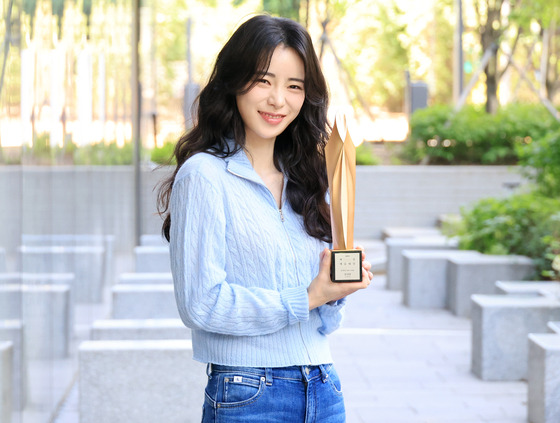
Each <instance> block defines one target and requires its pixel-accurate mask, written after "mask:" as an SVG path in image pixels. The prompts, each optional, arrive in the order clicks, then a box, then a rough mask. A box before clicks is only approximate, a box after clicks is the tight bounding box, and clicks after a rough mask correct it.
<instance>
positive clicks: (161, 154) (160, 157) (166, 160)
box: [150, 141, 177, 165]
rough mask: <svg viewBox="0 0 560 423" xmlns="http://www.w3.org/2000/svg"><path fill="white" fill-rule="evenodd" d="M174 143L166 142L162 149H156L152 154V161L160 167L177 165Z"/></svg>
mask: <svg viewBox="0 0 560 423" xmlns="http://www.w3.org/2000/svg"><path fill="white" fill-rule="evenodd" d="M174 150H175V142H174V141H166V142H165V143H164V144H163V145H162V146H161V147H155V148H154V149H152V152H151V154H150V160H151V161H152V162H154V163H157V164H159V165H168V164H177V160H176V159H175V156H173V151H174Z"/></svg>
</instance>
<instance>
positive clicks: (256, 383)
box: [206, 373, 265, 409]
mask: <svg viewBox="0 0 560 423" xmlns="http://www.w3.org/2000/svg"><path fill="white" fill-rule="evenodd" d="M264 382H265V379H264V377H262V378H261V377H259V376H257V375H251V374H241V373H220V374H216V375H213V376H212V377H211V378H210V379H209V380H208V385H207V387H206V399H207V400H208V401H210V404H212V407H217V408H222V409H224V408H235V407H243V406H245V405H249V404H252V403H253V402H255V401H256V400H257V399H258V398H259V397H260V396H261V395H262V394H263V391H264V389H265V383H264Z"/></svg>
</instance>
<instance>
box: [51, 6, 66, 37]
mask: <svg viewBox="0 0 560 423" xmlns="http://www.w3.org/2000/svg"><path fill="white" fill-rule="evenodd" d="M64 1H65V0H51V5H52V14H53V16H56V22H57V26H58V38H59V39H60V38H61V37H62V17H63V16H64Z"/></svg>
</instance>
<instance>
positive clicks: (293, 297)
mask: <svg viewBox="0 0 560 423" xmlns="http://www.w3.org/2000/svg"><path fill="white" fill-rule="evenodd" d="M280 297H281V299H282V304H284V307H286V310H287V311H288V323H289V324H290V325H293V324H294V323H298V322H302V321H306V320H308V319H309V296H308V294H307V289H306V288H305V287H303V286H299V287H296V288H288V289H285V290H283V291H282V292H281V293H280Z"/></svg>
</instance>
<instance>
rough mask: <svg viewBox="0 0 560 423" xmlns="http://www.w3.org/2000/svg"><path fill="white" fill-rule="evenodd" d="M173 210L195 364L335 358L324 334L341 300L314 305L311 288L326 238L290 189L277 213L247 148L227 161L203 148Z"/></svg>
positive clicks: (184, 173) (176, 264) (174, 254)
mask: <svg viewBox="0 0 560 423" xmlns="http://www.w3.org/2000/svg"><path fill="white" fill-rule="evenodd" d="M285 179H286V178H285ZM284 188H285V186H284ZM170 212H171V232H170V235H171V242H170V252H171V269H172V273H173V281H174V285H175V297H176V300H177V306H178V309H179V314H180V316H181V319H182V320H183V322H184V323H185V325H186V326H188V327H190V328H191V329H192V341H193V350H194V358H195V359H196V360H198V361H202V362H205V363H214V364H222V365H232V366H248V367H282V366H292V365H305V364H310V365H318V364H325V363H330V362H332V358H331V354H330V349H329V346H328V341H327V338H326V335H327V334H328V333H330V332H332V331H334V330H335V329H336V328H338V326H339V324H340V321H341V311H342V308H343V305H344V300H342V301H339V302H338V303H337V304H335V305H323V306H321V307H319V308H316V309H314V310H312V311H309V299H308V295H307V287H308V286H309V284H310V283H311V281H312V280H313V278H315V276H316V275H317V273H318V271H319V254H320V252H321V251H322V250H323V249H324V248H325V247H326V246H327V244H325V243H324V242H321V241H319V240H317V239H315V238H313V237H311V236H309V235H308V234H307V232H306V231H305V229H304V226H303V218H302V217H301V216H300V215H298V214H296V213H295V212H294V211H293V210H292V208H291V207H290V204H289V203H288V201H287V200H286V197H285V189H284V190H283V198H282V208H281V209H278V207H277V204H276V201H275V199H274V196H273V195H272V193H271V192H270V191H269V190H268V188H267V187H266V185H265V184H264V182H263V181H262V179H261V178H260V177H259V175H258V174H257V173H256V172H255V171H254V169H253V167H252V165H251V163H250V161H249V159H248V158H247V156H246V154H245V153H244V152H243V151H242V150H240V151H238V152H237V153H236V154H234V155H233V156H231V157H229V158H226V159H222V158H218V157H214V156H212V155H210V154H206V153H199V154H196V155H194V156H193V157H191V158H189V159H188V160H187V161H186V162H185V163H184V164H183V165H182V167H181V168H180V169H179V171H178V173H177V175H176V177H175V181H174V184H173V190H172V194H171V202H170Z"/></svg>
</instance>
